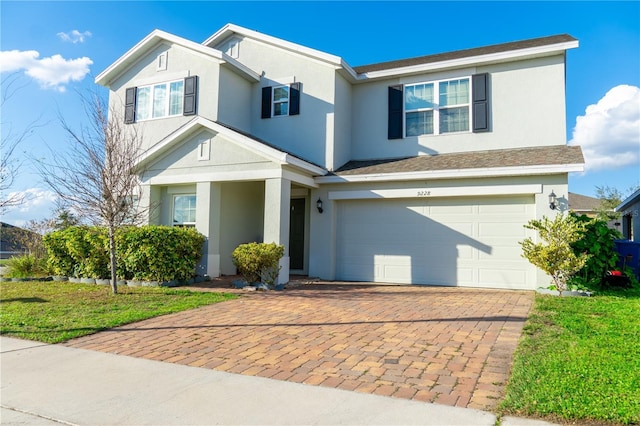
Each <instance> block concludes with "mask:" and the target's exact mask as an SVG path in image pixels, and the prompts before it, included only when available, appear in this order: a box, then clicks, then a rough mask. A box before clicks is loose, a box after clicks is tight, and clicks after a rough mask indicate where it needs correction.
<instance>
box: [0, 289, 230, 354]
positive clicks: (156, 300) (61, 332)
mask: <svg viewBox="0 0 640 426" xmlns="http://www.w3.org/2000/svg"><path fill="white" fill-rule="evenodd" d="M236 297H237V296H235V295H232V294H222V293H212V292H194V291H188V290H181V289H175V288H174V289H170V288H164V287H126V286H121V287H118V294H117V295H113V294H111V287H110V286H98V285H84V284H75V283H69V282H56V281H48V282H34V281H30V282H1V283H0V334H3V335H5V336H12V337H19V338H22V339H30V340H37V341H41V342H47V343H60V342H64V341H67V340H69V339H73V338H74V337H79V336H84V335H87V334H92V333H95V332H97V331H101V330H106V329H108V328H112V327H116V326H119V325H123V324H128V323H132V322H135V321H140V320H143V319H147V318H152V317H156V316H159V315H165V314H170V313H173V312H179V311H184V310H187V309H193V308H197V307H200V306H204V305H210V304H212V303H218V302H223V301H225V300H230V299H235V298H236Z"/></svg>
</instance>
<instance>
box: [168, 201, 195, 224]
mask: <svg viewBox="0 0 640 426" xmlns="http://www.w3.org/2000/svg"><path fill="white" fill-rule="evenodd" d="M173 226H196V196H195V195H194V194H185V195H174V196H173Z"/></svg>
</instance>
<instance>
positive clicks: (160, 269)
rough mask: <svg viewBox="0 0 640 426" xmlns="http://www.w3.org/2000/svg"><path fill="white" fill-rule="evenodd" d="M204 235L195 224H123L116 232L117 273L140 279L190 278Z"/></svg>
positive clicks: (193, 272) (200, 253) (200, 254)
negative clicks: (188, 225) (187, 226)
mask: <svg viewBox="0 0 640 426" xmlns="http://www.w3.org/2000/svg"><path fill="white" fill-rule="evenodd" d="M204 239H205V237H204V236H203V235H202V234H200V233H199V232H198V231H196V230H195V228H182V227H169V226H141V227H128V228H124V229H122V230H120V232H118V233H117V234H116V247H118V252H117V256H118V259H117V263H118V264H119V265H120V266H119V267H118V273H119V274H122V275H120V276H121V277H123V278H127V279H133V280H142V281H171V280H187V279H190V278H192V277H193V276H194V275H195V268H196V265H197V263H198V261H199V260H200V257H201V256H202V245H203V244H204Z"/></svg>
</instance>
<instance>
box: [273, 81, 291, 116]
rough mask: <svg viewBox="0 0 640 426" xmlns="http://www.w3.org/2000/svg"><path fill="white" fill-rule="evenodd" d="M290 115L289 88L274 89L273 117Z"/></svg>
mask: <svg viewBox="0 0 640 426" xmlns="http://www.w3.org/2000/svg"><path fill="white" fill-rule="evenodd" d="M279 115H289V86H277V87H274V88H273V116H274V117H276V116H279Z"/></svg>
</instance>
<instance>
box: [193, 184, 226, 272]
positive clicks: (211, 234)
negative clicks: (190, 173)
mask: <svg viewBox="0 0 640 426" xmlns="http://www.w3.org/2000/svg"><path fill="white" fill-rule="evenodd" d="M221 195H222V191H221V187H220V183H217V182H198V183H197V184H196V229H197V230H198V232H200V233H201V234H203V235H204V236H205V237H206V240H205V242H204V246H203V248H202V259H201V260H200V263H199V264H198V266H197V267H196V272H197V273H198V274H207V275H209V276H210V277H219V276H220V200H221Z"/></svg>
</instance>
